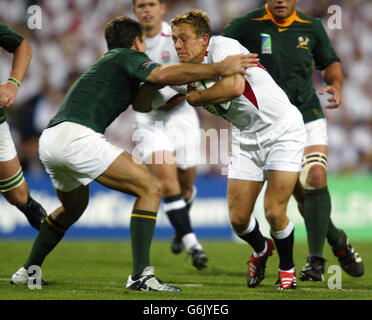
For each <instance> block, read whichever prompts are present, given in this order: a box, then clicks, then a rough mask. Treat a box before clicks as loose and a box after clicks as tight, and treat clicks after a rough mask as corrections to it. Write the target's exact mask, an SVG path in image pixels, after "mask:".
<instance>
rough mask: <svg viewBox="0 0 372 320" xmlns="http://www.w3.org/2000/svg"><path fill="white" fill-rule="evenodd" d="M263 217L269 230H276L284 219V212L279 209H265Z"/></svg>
mask: <svg viewBox="0 0 372 320" xmlns="http://www.w3.org/2000/svg"><path fill="white" fill-rule="evenodd" d="M265 217H266V220H267V222H268V223H269V225H270V226H271V228H274V229H276V228H275V227H276V226H277V225H278V224H280V221H281V220H282V218H283V217H285V210H284V212H283V209H282V208H280V207H274V206H272V207H267V208H265Z"/></svg>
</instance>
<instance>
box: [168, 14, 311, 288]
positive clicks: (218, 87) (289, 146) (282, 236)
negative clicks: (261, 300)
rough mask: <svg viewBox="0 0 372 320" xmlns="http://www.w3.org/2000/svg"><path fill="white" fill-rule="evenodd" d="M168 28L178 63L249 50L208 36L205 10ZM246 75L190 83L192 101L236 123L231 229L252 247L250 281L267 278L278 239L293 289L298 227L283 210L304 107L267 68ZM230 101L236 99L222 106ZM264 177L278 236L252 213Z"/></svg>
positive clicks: (281, 282) (282, 268)
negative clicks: (266, 232)
mask: <svg viewBox="0 0 372 320" xmlns="http://www.w3.org/2000/svg"><path fill="white" fill-rule="evenodd" d="M171 26H172V38H173V41H174V46H175V49H176V51H177V53H178V56H179V58H180V61H181V62H191V63H214V62H218V61H220V60H222V59H224V58H225V57H226V56H229V55H233V54H236V53H243V52H245V53H247V52H248V50H247V49H246V48H244V47H243V46H242V45H240V43H239V42H238V41H236V40H232V39H230V38H225V37H222V36H213V37H211V28H210V22H209V17H208V15H207V14H206V13H204V12H203V11H201V10H197V9H194V10H191V11H189V12H186V13H183V14H180V15H178V16H176V17H175V18H174V19H173V20H172V21H171ZM247 32H249V30H247ZM248 74H249V75H246V76H243V75H242V76H240V75H238V76H231V77H225V78H221V79H218V81H217V82H216V83H215V84H214V85H213V86H212V87H210V88H209V89H205V90H193V89H192V87H193V86H192V85H190V86H189V92H188V94H187V101H188V102H189V103H190V104H191V105H193V106H200V105H204V106H205V108H206V109H207V110H209V111H212V113H215V114H217V115H220V116H223V117H224V118H225V119H226V120H228V121H229V122H230V123H231V124H232V145H231V158H230V166H229V174H228V191H227V192H228V204H229V215H230V221H231V225H232V228H233V230H234V232H235V233H236V234H237V235H238V236H239V237H240V238H241V239H243V240H244V241H246V242H247V243H249V244H250V245H251V246H252V247H253V249H254V252H253V254H252V255H251V257H250V260H249V263H248V265H249V269H248V275H247V285H248V287H256V286H257V285H258V284H259V283H260V282H261V281H262V280H263V278H264V272H265V266H266V261H267V258H268V257H269V256H271V255H272V252H273V250H274V243H275V246H276V249H277V251H278V255H279V279H278V281H277V285H278V288H279V289H295V288H296V287H297V283H296V277H295V266H294V261H293V242H294V225H293V223H292V222H291V221H290V220H289V219H288V217H287V215H286V208H287V204H288V201H289V198H290V196H291V194H292V192H293V189H294V187H295V184H296V181H297V178H298V175H299V172H300V171H301V160H302V155H303V149H304V145H305V140H306V132H305V127H304V123H303V120H302V116H301V113H300V112H299V111H298V109H297V108H296V107H295V106H293V105H292V104H291V103H290V101H289V100H288V98H287V96H286V94H285V93H284V91H283V90H282V89H281V88H280V87H279V86H278V85H277V84H276V83H275V81H274V80H273V79H272V78H271V76H270V75H269V73H268V72H267V71H266V70H265V69H264V67H262V66H261V65H260V64H258V65H257V67H252V68H249V70H248ZM194 89H195V86H194ZM226 101H231V103H228V104H227V105H226V104H224V105H223V106H221V104H222V103H225V102H226ZM216 105H217V106H216ZM265 181H267V189H266V192H265V195H264V208H265V216H266V219H267V221H268V222H269V224H270V227H271V230H270V233H271V237H272V238H273V240H274V242H273V241H272V240H271V239H268V238H265V237H264V236H263V235H262V234H261V232H260V230H259V226H258V223H257V220H256V219H255V218H254V217H253V216H252V211H253V209H254V205H255V202H256V199H257V197H258V195H259V193H260V191H261V189H262V187H263V185H264V182H265Z"/></svg>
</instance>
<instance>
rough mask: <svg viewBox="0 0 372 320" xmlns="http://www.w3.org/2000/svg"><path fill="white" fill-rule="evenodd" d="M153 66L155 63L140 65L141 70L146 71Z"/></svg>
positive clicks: (148, 62)
mask: <svg viewBox="0 0 372 320" xmlns="http://www.w3.org/2000/svg"><path fill="white" fill-rule="evenodd" d="M154 64H155V62H153V61H147V62H145V63H143V64H142V66H141V68H142V69H143V70H147V69H148V68H150V67H151V66H152V65H154Z"/></svg>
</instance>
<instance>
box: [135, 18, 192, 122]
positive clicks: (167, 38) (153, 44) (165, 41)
mask: <svg viewBox="0 0 372 320" xmlns="http://www.w3.org/2000/svg"><path fill="white" fill-rule="evenodd" d="M146 46H147V50H146V54H147V55H148V56H149V57H150V58H151V60H153V61H155V62H157V63H160V64H163V65H168V64H174V63H179V58H178V55H177V52H176V50H175V48H174V44H173V40H172V29H171V26H170V25H169V24H168V23H166V22H164V21H163V22H162V30H161V32H160V33H159V34H157V35H156V36H155V37H153V38H146ZM160 91H162V92H164V95H165V99H164V100H165V101H164V103H165V102H166V101H168V100H169V99H170V98H171V97H172V96H175V95H177V94H178V93H179V91H181V90H180V88H179V90H178V91H176V90H174V89H172V88H171V87H169V86H167V87H164V88H163V89H161V90H160ZM184 92H185V94H186V85H185V86H184ZM190 113H192V114H193V115H194V114H196V111H195V110H194V108H193V107H192V106H190V105H189V104H188V103H187V102H186V100H185V102H183V103H181V104H179V105H178V106H176V107H175V108H173V109H172V110H170V111H162V110H153V111H151V112H148V113H140V112H136V122H137V124H141V123H144V124H145V123H146V124H148V123H149V122H151V121H160V120H164V121H166V120H168V119H169V118H170V117H172V116H176V115H180V116H181V115H183V116H185V115H186V114H190ZM185 119H186V120H187V117H186V118H185Z"/></svg>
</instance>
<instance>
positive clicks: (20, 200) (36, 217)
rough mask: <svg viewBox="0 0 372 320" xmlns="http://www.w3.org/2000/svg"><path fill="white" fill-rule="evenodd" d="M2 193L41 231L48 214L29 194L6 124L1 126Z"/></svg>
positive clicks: (0, 177) (0, 181) (0, 174)
mask: <svg viewBox="0 0 372 320" xmlns="http://www.w3.org/2000/svg"><path fill="white" fill-rule="evenodd" d="M0 192H1V193H2V195H3V196H4V198H5V199H6V200H7V201H8V202H9V203H10V204H12V205H14V206H16V207H17V208H18V209H19V210H20V211H21V212H23V214H24V215H25V216H26V218H27V220H28V221H29V223H30V224H31V225H32V226H33V227H34V228H35V229H37V230H39V229H40V223H41V222H42V221H43V219H44V217H45V216H46V212H45V210H44V209H43V207H42V206H41V205H40V204H39V203H38V202H36V201H35V200H34V199H33V198H32V197H31V195H30V193H29V190H28V186H27V183H26V181H25V179H24V176H23V171H22V167H21V165H20V163H19V160H18V156H17V152H16V149H15V146H14V143H13V140H12V137H11V134H10V131H9V126H8V124H7V123H6V122H4V123H2V124H0Z"/></svg>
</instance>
